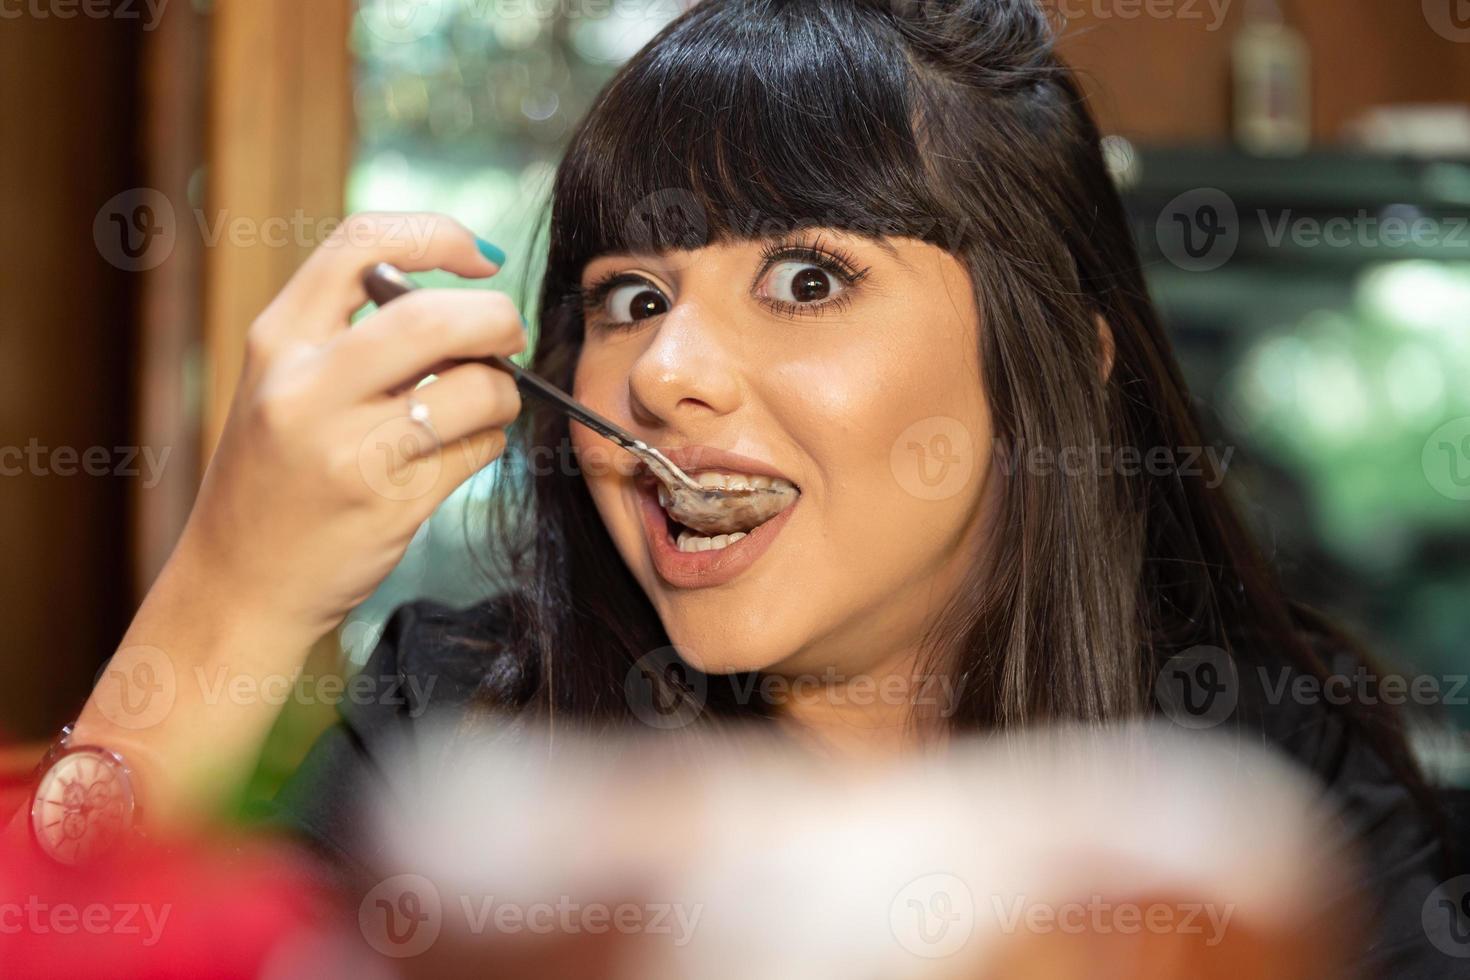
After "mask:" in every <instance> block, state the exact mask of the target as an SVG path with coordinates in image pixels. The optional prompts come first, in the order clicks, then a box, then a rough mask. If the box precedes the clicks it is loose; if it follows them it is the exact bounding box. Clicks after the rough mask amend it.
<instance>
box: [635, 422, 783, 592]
mask: <svg viewBox="0 0 1470 980" xmlns="http://www.w3.org/2000/svg"><path fill="white" fill-rule="evenodd" d="M659 451H660V452H662V453H663V454H664V455H665V456H667V457H668V458H669V460H670V461H672V462H673V463H674V464H675V465H676V466H678V467H679V468H680V469H682V470H684V472H686V473H690V474H697V473H700V472H703V471H706V470H718V471H721V472H728V473H744V474H747V475H752V476H770V477H780V478H782V479H785V480H790V479H791V478H790V477H789V476H787V475H786V474H785V473H783V472H781V471H780V470H779V469H777V468H775V467H774V466H772V465H771V464H769V463H765V462H762V461H761V460H758V459H752V458H751V457H749V456H742V455H740V454H739V453H732V452H728V451H726V450H723V449H714V448H712V447H709V446H682V447H679V448H677V449H665V448H663V447H659ZM792 482H793V483H794V482H795V481H792ZM635 489H636V492H637V494H638V505H639V512H640V515H641V517H642V519H643V530H644V534H645V536H646V538H647V539H648V548H649V554H650V556H651V557H652V559H653V565H654V568H655V570H656V571H657V572H658V574H659V576H660V577H661V578H662V579H663V580H664V581H665V582H667V583H668V584H669V585H670V586H672V587H674V588H680V589H698V588H709V587H712V586H716V585H723V584H724V583H726V582H729V581H731V580H732V579H734V578H735V577H736V576H738V575H740V574H741V573H743V572H744V571H745V570H746V569H748V568H750V566H751V565H753V564H754V563H755V562H756V560H757V559H759V558H760V557H761V555H763V554H765V552H766V550H767V549H768V548H769V547H770V546H771V545H772V544H773V543H774V542H775V540H776V537H777V536H778V535H779V534H780V533H781V529H782V528H784V527H785V526H786V522H787V521H789V520H790V519H791V515H792V512H793V511H795V510H796V508H797V507H798V506H800V503H801V498H800V496H798V497H797V499H796V502H794V503H792V504H791V505H790V506H789V507H787V508H786V509H785V510H783V511H781V512H780V513H779V514H777V515H776V516H775V517H773V518H771V519H770V520H769V521H766V522H765V523H764V524H760V525H757V526H756V527H754V528H752V529H751V530H750V531H749V533H747V534H746V536H745V537H743V538H741V539H740V540H739V541H736V542H735V543H733V544H730V545H727V546H726V547H724V548H722V549H719V550H711V551H694V552H684V551H680V550H679V549H678V546H677V545H676V544H675V541H674V538H673V536H672V535H671V534H670V533H669V523H668V515H667V514H666V513H665V511H664V509H663V508H662V507H661V506H659V502H658V481H657V479H656V478H655V477H654V476H653V475H652V474H650V473H648V472H647V471H646V470H645V469H643V468H641V467H640V470H639V474H638V477H637V480H636V481H635Z"/></svg>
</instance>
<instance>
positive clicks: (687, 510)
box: [363, 262, 788, 534]
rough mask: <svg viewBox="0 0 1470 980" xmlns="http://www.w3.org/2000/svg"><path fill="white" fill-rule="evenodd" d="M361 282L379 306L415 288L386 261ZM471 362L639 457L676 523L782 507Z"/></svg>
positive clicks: (532, 381) (553, 395) (757, 516)
mask: <svg viewBox="0 0 1470 980" xmlns="http://www.w3.org/2000/svg"><path fill="white" fill-rule="evenodd" d="M363 286H364V287H365V288H366V289H367V294H368V297H369V298H370V299H371V300H372V301H373V302H374V303H376V304H378V305H379V306H385V305H387V304H388V303H390V302H392V301H393V300H395V299H397V298H398V297H400V296H402V295H404V294H405V293H410V292H413V291H414V290H415V289H418V288H419V287H418V286H417V285H415V284H414V282H413V281H412V280H411V279H409V278H408V277H407V276H406V275H404V274H403V272H402V271H401V270H399V269H397V268H395V267H394V266H391V265H389V264H388V263H386V262H379V263H378V264H377V265H374V266H372V267H371V268H370V269H368V270H367V272H365V273H364V274H363ZM476 360H479V361H482V362H483V363H486V364H489V365H491V366H492V367H497V368H499V369H501V370H502V371H506V372H508V373H509V374H510V375H511V377H513V378H515V380H516V387H518V388H519V389H520V390H521V392H522V393H523V394H527V395H535V396H538V397H540V398H543V399H545V400H547V401H549V402H551V403H552V404H553V405H555V406H556V407H557V408H559V409H560V410H561V411H563V412H564V413H566V415H567V416H568V417H569V418H572V419H575V420H576V421H578V422H581V423H582V424H583V425H585V426H586V427H587V428H589V429H591V430H592V431H593V432H596V433H597V434H598V435H600V436H602V437H604V438H606V439H609V440H611V441H612V442H614V443H616V444H618V445H619V446H622V447H623V448H624V449H626V450H628V452H630V453H632V454H633V455H634V456H637V457H638V458H639V459H640V460H642V461H643V464H644V465H645V466H647V467H648V470H649V472H651V473H652V474H653V475H654V476H655V477H657V478H658V480H659V482H660V483H662V484H663V485H664V487H665V488H666V489H667V490H668V493H669V498H670V499H669V501H668V503H667V504H666V508H667V510H668V511H669V513H670V514H672V515H673V517H674V519H675V520H677V521H678V522H679V523H680V524H683V525H685V526H687V527H690V528H692V529H693V530H696V531H700V532H702V533H706V534H724V533H727V532H731V531H743V530H748V529H749V528H752V527H754V526H755V525H756V524H760V523H762V522H763V521H766V520H769V519H770V518H772V517H774V516H775V515H776V514H778V513H779V512H780V511H781V510H782V508H783V507H784V506H785V503H786V501H787V499H788V495H787V492H786V491H784V490H776V489H770V488H765V487H750V488H746V489H730V490H725V489H720V488H717V487H705V486H701V485H700V484H699V481H697V480H695V479H694V478H693V477H691V476H690V475H689V474H688V473H685V472H684V471H683V470H681V469H679V467H677V466H675V465H674V463H673V461H672V460H670V459H669V458H668V457H667V456H665V455H664V454H663V453H661V452H659V451H658V450H657V449H655V448H654V447H652V446H650V445H649V444H648V443H646V442H644V441H643V440H642V439H639V438H638V437H637V436H635V435H633V434H632V433H630V432H628V431H627V430H626V429H624V428H622V427H621V426H619V425H617V424H616V423H614V422H610V421H609V420H607V419H605V418H603V417H602V416H601V415H598V414H597V413H596V412H594V411H592V409H590V408H588V407H587V406H586V405H583V404H582V403H581V402H579V401H577V400H576V399H575V398H573V397H572V396H571V395H568V394H567V393H566V392H564V391H562V390H561V389H560V388H558V387H556V385H554V384H552V383H551V382H549V381H547V380H546V379H545V378H542V377H540V376H539V375H536V374H533V373H532V372H530V371H527V370H525V369H524V368H522V367H521V366H520V365H518V364H516V363H515V362H514V361H511V360H509V359H507V358H504V357H501V356H500V355H499V354H491V355H490V356H488V357H483V358H476Z"/></svg>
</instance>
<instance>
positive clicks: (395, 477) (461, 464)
mask: <svg viewBox="0 0 1470 980" xmlns="http://www.w3.org/2000/svg"><path fill="white" fill-rule="evenodd" d="M505 443H506V434H505V430H504V429H482V430H480V431H479V432H475V433H472V434H471V435H468V436H465V437H463V438H461V439H456V440H453V441H451V442H449V443H446V444H442V445H441V444H440V443H439V441H438V439H436V438H435V437H434V436H433V435H432V434H431V433H429V432H428V431H427V430H425V429H424V428H423V427H421V426H419V425H417V424H416V423H414V422H413V421H412V420H411V419H409V418H408V417H407V415H403V414H400V415H398V416H397V417H395V418H392V419H389V420H387V421H386V422H382V423H380V424H378V425H376V426H374V427H373V428H372V429H371V431H370V432H369V433H368V435H367V436H366V437H365V438H364V439H363V440H362V442H361V443H360V445H359V447H358V453H357V470H358V474H359V476H360V478H361V479H362V481H363V483H364V485H365V486H366V487H367V488H368V489H369V490H370V491H372V492H373V493H376V494H377V495H378V496H380V497H382V498H384V499H385V500H391V501H395V502H397V503H399V504H402V505H403V506H405V507H407V508H408V511H407V512H406V517H407V519H408V520H409V522H410V523H413V524H417V523H419V522H422V521H424V520H427V519H428V517H429V516H430V515H431V514H432V513H433V512H434V510H435V509H436V508H437V507H438V506H439V505H440V504H441V503H443V502H444V500H445V498H446V497H448V496H449V495H450V494H451V493H453V492H454V490H455V488H456V487H458V486H459V485H460V484H462V483H464V481H465V480H466V479H468V478H469V477H471V476H473V475H474V474H475V473H477V472H479V471H480V470H481V469H484V468H485V467H486V466H489V465H490V464H491V463H492V462H494V461H495V459H496V458H498V457H499V456H500V454H501V452H503V451H504V449H505Z"/></svg>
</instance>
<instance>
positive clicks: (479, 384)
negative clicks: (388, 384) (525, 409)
mask: <svg viewBox="0 0 1470 980" xmlns="http://www.w3.org/2000/svg"><path fill="white" fill-rule="evenodd" d="M413 398H415V399H417V400H418V402H419V404H420V405H421V406H422V412H423V413H424V416H425V420H424V423H423V425H427V426H428V428H430V429H432V430H433V433H434V436H435V437H436V438H437V439H438V441H439V443H440V444H442V445H448V444H449V443H451V442H454V441H455V440H457V439H461V438H463V437H465V436H468V435H473V434H474V433H476V432H480V431H482V430H484V429H491V428H497V429H498V428H504V427H505V426H507V425H509V424H510V423H511V422H514V421H515V418H516V416H517V415H519V414H520V413H521V394H520V392H519V391H518V390H517V389H516V382H515V379H514V378H512V377H511V376H510V375H509V374H507V373H506V372H504V371H502V370H500V369H499V368H493V367H490V366H489V365H488V364H461V365H458V366H457V367H453V368H450V369H449V370H448V371H446V372H444V373H443V374H441V375H439V376H438V377H437V378H435V379H434V380H433V381H431V382H430V383H428V384H426V385H424V386H422V387H420V388H416V389H415V390H414V391H413ZM408 405H409V402H408V396H407V395H402V396H399V397H397V398H393V399H385V400H384V402H383V404H382V406H381V409H380V410H381V411H382V412H383V413H384V418H385V419H386V418H387V417H390V416H391V415H392V414H394V413H398V414H406V413H407V411H408Z"/></svg>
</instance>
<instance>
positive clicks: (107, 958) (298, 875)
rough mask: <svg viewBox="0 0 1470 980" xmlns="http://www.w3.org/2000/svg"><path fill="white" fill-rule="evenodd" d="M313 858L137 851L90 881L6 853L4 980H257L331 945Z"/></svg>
mask: <svg viewBox="0 0 1470 980" xmlns="http://www.w3.org/2000/svg"><path fill="white" fill-rule="evenodd" d="M308 861H309V859H308V858H306V857H305V856H304V855H299V854H297V853H296V852H295V851H293V850H290V849H288V848H287V847H286V846H285V845H283V844H282V845H276V844H273V843H272V842H269V841H261V840H258V839H257V840H252V841H248V842H238V843H237V842H224V841H212V842H193V843H188V844H182V843H176V844H170V845H169V846H168V847H167V848H165V847H162V846H158V845H144V846H139V847H136V848H133V849H130V850H129V851H127V852H125V853H124V854H122V855H119V856H117V857H114V858H112V859H110V860H108V861H105V862H98V863H97V864H94V865H91V866H89V867H84V868H80V869H69V868H64V867H61V866H59V865H57V864H55V863H53V862H51V861H50V860H49V859H47V858H46V857H45V856H43V855H42V854H41V853H39V852H38V851H37V850H35V849H34V848H32V847H30V846H16V845H15V844H14V843H10V842H7V843H5V844H4V845H0V976H3V977H6V978H10V977H25V978H32V977H35V978H49V977H56V978H66V980H74V978H76V977H89V978H94V980H107V978H113V977H148V978H159V980H167V978H172V977H179V978H185V977H188V978H201V977H202V978H225V977H252V978H253V977H257V976H260V975H261V974H262V973H263V972H265V968H266V967H267V965H268V964H282V963H283V961H285V962H291V963H292V964H293V965H296V966H299V965H300V963H301V957H302V956H303V955H304V954H305V951H307V950H309V949H311V948H313V947H316V948H322V947H321V946H320V945H319V944H318V943H317V942H315V941H314V940H317V939H320V938H321V937H324V936H326V935H327V934H328V929H327V928H326V926H327V923H328V921H329V920H328V916H327V913H326V910H327V908H328V903H329V898H328V893H327V892H326V890H325V889H324V888H323V887H322V886H321V885H320V884H319V883H317V882H316V881H315V880H314V879H313V877H312V874H311V868H312V865H311V864H309V863H308Z"/></svg>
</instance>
